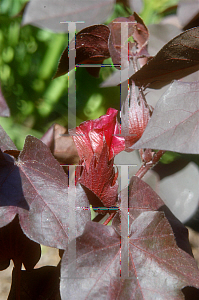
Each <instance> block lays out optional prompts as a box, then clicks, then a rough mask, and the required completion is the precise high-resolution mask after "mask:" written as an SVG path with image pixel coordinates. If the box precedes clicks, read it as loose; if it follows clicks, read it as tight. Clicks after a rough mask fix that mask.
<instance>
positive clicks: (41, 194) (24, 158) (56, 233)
mask: <svg viewBox="0 0 199 300" xmlns="http://www.w3.org/2000/svg"><path fill="white" fill-rule="evenodd" d="M5 155H6V154H4V156H5ZM7 156H8V155H7ZM7 156H6V158H5V157H3V159H4V160H3V159H2V164H4V167H5V171H6V172H5V171H4V172H3V169H2V168H1V170H2V172H3V177H2V185H1V189H2V191H3V193H4V194H3V195H4V196H5V197H4V198H5V199H3V200H4V202H6V201H7V203H6V205H7V206H8V207H6V208H5V207H2V208H1V209H0V213H2V214H3V213H4V214H5V212H6V213H7V214H8V216H10V218H13V215H15V214H16V213H17V212H18V213H19V220H20V225H21V227H22V229H23V231H24V232H25V234H26V235H27V236H28V237H29V238H31V239H33V240H34V241H36V242H38V243H41V244H44V245H47V246H51V247H57V248H63V249H65V248H66V246H67V238H68V227H69V221H68V216H69V212H68V211H69V210H70V207H69V199H68V177H67V176H66V174H65V172H64V171H63V169H62V167H61V166H60V165H59V163H58V162H57V161H56V159H55V158H54V157H53V155H52V154H51V152H50V149H49V148H48V147H47V146H46V145H45V144H44V143H42V142H41V141H40V140H38V139H36V138H34V137H31V136H28V137H27V138H26V141H25V145H24V148H23V150H22V152H21V154H20V155H19V158H18V161H17V162H14V160H13V159H12V158H11V157H10V156H8V158H7ZM6 159H7V160H6ZM13 182H14V183H15V185H16V187H15V185H14V186H13ZM13 187H14V188H13ZM74 192H75V191H74ZM76 193H77V196H76V203H75V207H89V202H88V199H87V197H86V195H85V193H84V191H83V189H82V188H81V186H77V188H76ZM74 200H75V198H74ZM20 201H21V202H20ZM19 203H22V204H23V206H22V204H21V205H19ZM25 204H26V207H25ZM3 205H5V204H4V203H3ZM19 206H20V207H23V208H26V209H21V208H19ZM76 217H77V220H78V223H77V235H79V234H81V233H82V232H83V227H84V224H86V222H87V221H88V220H89V219H90V212H89V210H84V211H81V212H77V215H76ZM6 220H7V218H5V217H4V216H3V218H1V221H2V222H5V221H6ZM8 222H9V221H8ZM2 226H4V225H2Z"/></svg>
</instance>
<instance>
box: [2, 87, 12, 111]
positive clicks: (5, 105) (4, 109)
mask: <svg viewBox="0 0 199 300" xmlns="http://www.w3.org/2000/svg"><path fill="white" fill-rule="evenodd" d="M0 116H1V117H10V110H9V107H8V105H7V103H6V100H5V98H4V96H3V94H2V91H1V86H0Z"/></svg>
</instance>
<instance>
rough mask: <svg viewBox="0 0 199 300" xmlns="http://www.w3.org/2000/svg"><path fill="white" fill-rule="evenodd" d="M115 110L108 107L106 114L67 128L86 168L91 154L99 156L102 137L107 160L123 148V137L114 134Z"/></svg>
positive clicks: (116, 125)
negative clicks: (107, 155) (106, 149)
mask: <svg viewBox="0 0 199 300" xmlns="http://www.w3.org/2000/svg"><path fill="white" fill-rule="evenodd" d="M117 112H118V111H117V110H116V109H113V108H109V109H108V110H107V112H106V115H104V116H101V117H100V118H98V119H96V120H89V121H86V122H83V123H81V124H80V125H79V126H78V127H76V129H72V130H69V133H70V134H71V135H72V138H73V140H74V142H75V145H76V147H77V151H78V154H79V157H80V159H81V160H83V161H85V164H86V168H87V170H88V169H89V165H90V162H91V159H92V157H93V155H94V154H95V156H96V158H97V159H98V158H99V157H100V154H101V152H102V149H103V141H104V139H105V141H106V143H107V146H108V152H109V160H111V159H112V158H113V157H114V156H115V155H117V154H118V153H120V152H121V151H123V150H124V149H125V140H124V138H123V137H122V136H116V135H117V134H119V123H118V121H117Z"/></svg>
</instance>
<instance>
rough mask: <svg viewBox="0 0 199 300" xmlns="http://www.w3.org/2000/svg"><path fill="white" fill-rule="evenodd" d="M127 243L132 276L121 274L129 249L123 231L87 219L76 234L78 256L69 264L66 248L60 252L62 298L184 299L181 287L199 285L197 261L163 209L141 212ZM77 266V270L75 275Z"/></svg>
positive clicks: (197, 286)
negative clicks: (181, 243)
mask: <svg viewBox="0 0 199 300" xmlns="http://www.w3.org/2000/svg"><path fill="white" fill-rule="evenodd" d="M128 242H129V247H128V251H127V253H129V264H128V266H129V276H127V278H120V269H121V264H120V257H121V253H122V252H123V251H125V249H124V248H123V247H125V245H123V246H122V247H121V239H120V236H119V235H118V234H117V233H116V232H115V230H114V228H113V226H104V225H101V224H99V223H94V222H88V223H87V225H86V227H85V230H84V233H83V234H82V236H80V237H78V238H77V239H76V260H73V261H71V262H70V264H69V262H68V256H67V253H64V255H63V257H62V263H61V284H60V290H61V298H62V299H63V300H66V299H67V300H73V299H80V300H93V299H97V300H103V299H104V300H105V299H106V300H112V299H118V300H123V299H125V300H137V299H143V300H151V299H166V298H167V299H179V300H180V299H182V300H183V299H184V295H183V293H182V291H181V289H182V288H184V287H185V286H191V287H196V288H199V271H198V268H197V264H196V262H195V260H194V258H193V257H191V256H190V255H189V254H187V253H186V252H184V251H182V250H181V249H179V248H178V247H177V245H176V243H175V238H174V235H173V232H172V229H171V227H170V225H169V223H168V221H167V219H166V218H165V216H164V214H163V213H162V212H153V211H147V212H143V213H141V214H140V215H139V216H138V217H137V218H136V219H135V220H134V222H133V223H132V225H131V228H130V235H129V239H128ZM126 247H127V245H126ZM187 266H189V267H187ZM74 268H76V269H75V271H76V274H78V275H77V277H76V278H71V276H70V275H71V270H74Z"/></svg>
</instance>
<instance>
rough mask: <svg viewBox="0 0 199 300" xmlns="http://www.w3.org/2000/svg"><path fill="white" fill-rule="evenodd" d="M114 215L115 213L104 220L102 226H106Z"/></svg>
mask: <svg viewBox="0 0 199 300" xmlns="http://www.w3.org/2000/svg"><path fill="white" fill-rule="evenodd" d="M115 214H116V211H114V212H113V213H112V214H110V216H109V217H108V218H107V219H106V221H104V223H103V225H107V224H108V223H109V222H110V221H111V220H112V219H113V217H114V215H115Z"/></svg>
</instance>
